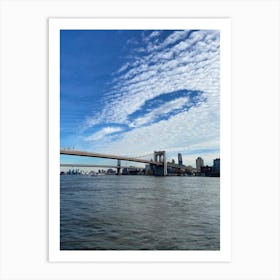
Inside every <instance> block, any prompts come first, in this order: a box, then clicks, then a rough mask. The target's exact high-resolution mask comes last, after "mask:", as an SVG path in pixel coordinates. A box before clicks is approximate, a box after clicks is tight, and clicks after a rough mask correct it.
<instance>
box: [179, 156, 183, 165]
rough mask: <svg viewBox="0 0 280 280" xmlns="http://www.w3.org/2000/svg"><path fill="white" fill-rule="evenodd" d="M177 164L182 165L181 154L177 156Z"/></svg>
mask: <svg viewBox="0 0 280 280" xmlns="http://www.w3.org/2000/svg"><path fill="white" fill-rule="evenodd" d="M178 164H179V165H183V159H182V154H181V153H179V154H178Z"/></svg>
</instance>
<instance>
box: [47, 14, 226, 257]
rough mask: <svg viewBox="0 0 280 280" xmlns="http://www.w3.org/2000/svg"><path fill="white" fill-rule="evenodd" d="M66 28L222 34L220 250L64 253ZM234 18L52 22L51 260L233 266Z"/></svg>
mask: <svg viewBox="0 0 280 280" xmlns="http://www.w3.org/2000/svg"><path fill="white" fill-rule="evenodd" d="M61 29H72V30H75V29H84V30H85V29H87V30H91V29H92V30H94V29H103V30H107V29H132V30H133V29H142V30H143V29H218V30H220V32H221V36H220V47H221V56H220V57H221V80H220V82H221V91H220V96H221V126H220V129H221V130H220V133H221V145H220V148H221V159H222V165H221V188H220V190H221V195H220V200H221V203H220V205H221V209H220V210H221V211H220V217H221V218H220V231H221V235H220V242H221V243H220V251H60V249H59V247H60V246H59V244H60V242H59V241H60V240H59V238H60V234H59V209H60V207H59V185H60V183H59V148H60V144H59V143H60V142H59V135H60V133H59V96H60V86H59V81H60V79H59V77H60V64H59V63H60V59H59V58H60V56H59V50H60V30H61ZM230 33H231V30H230V19H228V18H223V19H190V18H188V19H185V18H177V19H174V18H172V19H162V18H161V19H150V18H133V19H132V18H121V19H120V18H119V19H117V18H114V19H106V18H102V19H101V18H96V19H49V261H55V262H56V261H67V262H68V261H78V262H87V261H92V262H182V261H183V262H198V261H199V262H202V261H211V262H229V261H230V260H231V152H230V151H231V125H230V124H231V104H230V101H231V85H230V80H231V79H230V75H231V74H230V65H231V50H230V46H231V36H230Z"/></svg>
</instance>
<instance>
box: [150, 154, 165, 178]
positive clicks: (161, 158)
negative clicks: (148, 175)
mask: <svg viewBox="0 0 280 280" xmlns="http://www.w3.org/2000/svg"><path fill="white" fill-rule="evenodd" d="M154 162H162V165H155V166H154V167H153V170H154V175H155V176H166V175H167V162H166V154H165V151H154Z"/></svg>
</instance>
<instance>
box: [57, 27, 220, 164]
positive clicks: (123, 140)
mask: <svg viewBox="0 0 280 280" xmlns="http://www.w3.org/2000/svg"><path fill="white" fill-rule="evenodd" d="M219 35H220V34H219V31H217V30H61V32H60V146H61V148H73V147H74V148H75V149H79V150H86V151H94V152H102V153H108V154H121V155H129V156H139V155H143V154H149V153H152V152H153V151H154V150H166V152H167V155H168V158H169V159H171V158H177V153H178V152H180V153H182V155H183V160H184V163H185V164H191V165H193V166H194V165H195V158H196V157H198V156H201V157H202V158H204V159H205V162H206V164H212V161H213V159H214V158H216V157H219V146H220V141H219V117H220V98H219V96H220V93H219V91H220V80H219V75H220V40H219ZM61 158H62V161H63V162H77V160H78V161H80V162H82V161H83V162H84V161H85V159H77V158H71V157H66V156H64V157H61ZM87 161H88V162H89V160H87ZM98 161H99V162H100V161H101V160H98ZM91 162H92V159H91Z"/></svg>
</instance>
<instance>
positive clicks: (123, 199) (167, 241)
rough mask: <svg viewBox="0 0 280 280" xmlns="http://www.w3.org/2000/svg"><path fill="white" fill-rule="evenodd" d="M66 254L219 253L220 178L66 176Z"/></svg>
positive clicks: (63, 247)
mask: <svg viewBox="0 0 280 280" xmlns="http://www.w3.org/2000/svg"><path fill="white" fill-rule="evenodd" d="M60 249H61V250H219V249H220V179H219V178H212V177H191V176H174V177H172V176H170V177H169V176H167V177H154V176H124V175H122V176H115V175H106V176H95V177H92V176H82V175H61V176H60Z"/></svg>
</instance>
